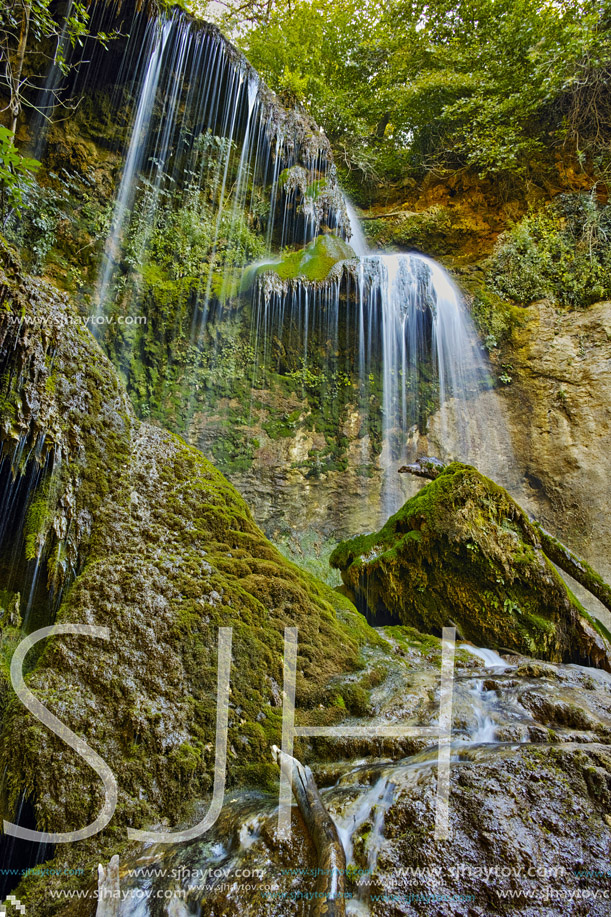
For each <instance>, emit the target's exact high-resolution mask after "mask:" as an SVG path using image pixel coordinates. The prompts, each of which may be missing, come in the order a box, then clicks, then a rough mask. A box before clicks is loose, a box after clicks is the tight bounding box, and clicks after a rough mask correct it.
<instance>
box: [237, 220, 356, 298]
mask: <svg viewBox="0 0 611 917" xmlns="http://www.w3.org/2000/svg"><path fill="white" fill-rule="evenodd" d="M355 257H356V255H355V254H354V250H353V249H352V248H351V247H350V245H348V243H347V242H344V241H343V240H342V239H340V238H339V237H338V236H335V235H333V234H331V233H329V234H327V235H321V236H318V237H317V238H316V239H314V240H313V241H312V242H310V243H309V244H308V245H306V247H305V248H302V249H299V250H298V251H294V252H289V253H288V254H286V255H284V256H283V257H282V258H281V259H280V260H278V261H270V262H268V263H266V264H258V265H255V266H254V267H253V268H252V269H250V270H247V271H245V273H244V280H243V282H242V290H243V291H246V290H248V289H249V288H250V287H251V286H252V285H253V283H254V281H255V279H256V277H258V276H260V275H261V274H264V273H266V272H268V271H271V272H273V273H275V274H277V275H278V277H279V278H280V280H296V279H297V278H301V279H304V280H309V281H311V282H312V283H320V282H322V281H323V280H326V278H327V277H328V276H329V272H330V270H331V268H332V267H334V266H335V265H336V264H338V263H339V262H340V261H348V260H350V259H352V258H355Z"/></svg>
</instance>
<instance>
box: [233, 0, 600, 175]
mask: <svg viewBox="0 0 611 917" xmlns="http://www.w3.org/2000/svg"><path fill="white" fill-rule="evenodd" d="M228 2H229V3H231V0H228ZM232 10H233V12H231V13H230V14H228V15H226V17H225V23H226V25H227V26H228V27H229V28H233V34H234V37H235V38H236V40H237V41H238V43H240V44H241V45H242V47H243V48H244V50H245V51H246V53H247V54H248V56H249V57H250V58H251V60H252V62H253V64H254V65H255V66H256V67H257V68H258V69H259V70H260V71H261V72H262V74H263V76H264V77H265V78H266V79H267V81H268V82H269V83H270V84H271V85H272V87H273V88H275V89H276V90H278V91H282V92H285V93H288V94H289V95H290V96H291V97H293V98H294V99H295V100H297V101H302V102H303V103H304V104H306V105H307V106H308V107H309V108H310V109H311V111H312V112H313V114H314V115H315V117H316V118H317V119H318V120H319V121H320V122H321V123H322V125H323V126H324V127H325V129H326V130H327V132H328V134H329V136H330V138H331V140H332V142H333V145H334V147H335V151H336V156H337V158H338V160H339V161H340V162H343V163H344V164H345V166H346V167H347V168H348V169H349V170H357V171H358V172H359V173H360V174H361V178H362V177H363V175H365V177H367V176H369V177H372V178H374V179H375V177H376V176H377V177H383V178H384V179H385V180H388V179H389V178H390V179H393V178H399V177H401V175H404V174H405V172H406V171H411V172H412V173H423V172H426V171H430V170H445V169H460V168H469V169H474V170H476V171H477V172H479V173H480V174H481V175H487V176H488V175H493V176H497V177H498V176H506V177H510V178H514V179H515V178H519V179H520V180H524V179H525V178H528V177H529V176H531V175H533V174H534V173H536V172H537V171H538V170H541V169H543V170H545V169H546V168H549V166H550V163H551V162H552V157H551V155H550V154H551V153H552V152H553V149H554V148H558V149H564V150H565V151H568V152H569V153H570V154H574V155H575V156H577V157H578V158H580V159H581V161H582V162H584V163H586V162H587V163H588V164H589V167H590V168H593V169H594V170H598V171H599V173H605V172H606V171H607V170H608V169H610V168H611V156H610V154H609V150H610V148H611V0H595V2H589V3H586V2H585V0H368V2H366V3H365V4H364V5H363V4H358V3H356V2H353V0H339V2H332V0H275V2H273V3H271V4H265V5H264V6H261V5H260V4H258V3H257V2H255V0H245V3H244V4H243V5H240V3H239V0H235V5H234V6H233V7H232Z"/></svg>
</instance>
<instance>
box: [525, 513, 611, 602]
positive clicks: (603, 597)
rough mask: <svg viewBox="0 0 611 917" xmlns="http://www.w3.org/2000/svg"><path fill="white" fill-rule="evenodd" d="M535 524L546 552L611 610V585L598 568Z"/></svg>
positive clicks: (557, 564)
mask: <svg viewBox="0 0 611 917" xmlns="http://www.w3.org/2000/svg"><path fill="white" fill-rule="evenodd" d="M534 526H535V528H536V530H537V532H538V533H539V537H540V538H541V546H542V548H543V552H544V554H546V555H547V557H549V559H550V560H551V561H553V562H554V563H555V564H556V566H558V567H560V569H561V570H564V572H565V573H568V574H569V576H572V577H573V579H574V580H577V582H578V583H581V585H582V586H584V588H585V589H587V590H588V592H591V593H592V595H593V596H595V597H596V598H597V599H598V601H599V602H602V604H603V605H604V606H605V608H608V609H609V611H611V587H609V586H608V585H607V583H605V581H604V579H603V578H602V576H600V575H599V574H598V573H597V572H596V570H593V569H592V567H591V566H590V565H589V564H588V563H586V561H585V560H582V559H581V557H577V555H576V554H573V552H572V551H569V549H568V548H566V547H565V546H564V545H563V544H561V543H560V542H559V541H558V540H557V539H556V538H554V536H553V535H550V533H549V532H546V531H545V529H543V528H541V526H540V525H539V524H538V523H534Z"/></svg>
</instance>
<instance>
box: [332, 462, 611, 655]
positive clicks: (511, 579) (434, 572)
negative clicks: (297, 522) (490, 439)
mask: <svg viewBox="0 0 611 917" xmlns="http://www.w3.org/2000/svg"><path fill="white" fill-rule="evenodd" d="M331 564H332V565H333V566H335V567H337V568H339V569H340V570H341V572H342V578H343V580H344V583H345V584H346V586H347V587H349V589H350V590H351V591H352V593H353V594H354V595H355V596H356V598H357V603H358V604H359V605H360V607H361V608H363V609H364V610H367V611H368V612H369V613H371V614H372V615H374V616H375V615H379V614H381V615H389V614H390V615H391V616H393V617H394V618H395V619H397V620H399V621H401V622H403V623H404V624H410V625H413V626H415V627H417V628H419V629H421V630H423V631H426V632H429V633H437V634H438V633H439V632H440V631H441V628H442V627H444V626H446V625H448V624H450V623H451V622H454V623H456V625H457V626H458V628H459V630H460V631H461V633H462V634H463V636H464V637H466V638H467V639H469V640H472V641H473V642H474V643H476V644H478V645H484V646H492V647H496V648H498V649H505V650H513V651H517V652H520V653H525V654H528V655H531V656H537V657H539V658H543V659H550V660H556V661H561V660H564V661H572V662H580V663H587V664H593V665H597V666H600V667H602V668H605V669H607V670H608V671H609V670H611V648H610V646H609V643H608V642H607V640H606V639H605V638H604V637H603V636H602V634H601V633H599V632H598V631H597V629H595V627H593V626H592V624H591V623H590V620H588V618H587V616H586V613H585V611H584V610H583V608H582V607H581V606H580V604H579V602H578V601H577V599H575V597H574V596H573V595H572V594H571V593H570V591H569V590H568V589H567V587H566V585H565V584H564V582H563V580H562V579H561V577H560V576H559V575H558V573H557V572H556V569H555V568H554V567H553V565H552V564H551V562H550V561H549V560H548V559H547V557H546V556H545V554H544V552H543V550H542V548H541V542H540V535H539V533H538V531H537V529H536V528H535V527H534V526H533V525H532V524H531V523H530V521H529V519H528V517H527V516H526V514H525V513H524V511H523V510H522V509H521V508H520V507H519V506H518V504H517V503H516V502H515V501H514V500H513V499H512V498H511V497H510V495H509V494H508V493H507V492H506V491H505V490H504V489H503V488H502V487H499V486H498V485H497V484H495V483H494V482H493V481H490V480H489V479H488V478H485V477H484V476H483V475H481V474H480V473H479V472H478V471H477V470H476V469H475V468H472V467H471V466H469V465H463V464H460V463H453V464H451V465H449V466H448V467H447V468H446V469H445V471H444V472H443V473H442V474H441V475H439V477H438V478H436V480H434V481H432V482H431V483H430V484H428V485H427V486H426V487H425V488H423V490H421V491H420V492H419V493H418V494H417V495H416V496H415V497H413V498H412V499H411V500H408V502H407V503H405V505H404V506H403V507H402V509H400V510H399V512H398V513H396V514H395V515H394V516H392V517H391V518H390V519H389V520H388V522H387V523H386V525H385V526H384V528H382V529H381V531H380V532H378V533H376V534H372V535H364V536H361V537H359V538H355V539H353V540H351V541H347V542H344V543H343V544H341V545H339V546H338V547H337V548H336V550H335V551H334V552H333V554H332V555H331Z"/></svg>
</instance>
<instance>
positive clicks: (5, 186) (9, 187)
mask: <svg viewBox="0 0 611 917" xmlns="http://www.w3.org/2000/svg"><path fill="white" fill-rule="evenodd" d="M14 139H15V138H14V135H13V134H12V133H11V131H9V130H8V128H6V127H0V218H2V219H4V218H5V217H6V216H7V215H8V214H9V213H10V212H11V211H17V212H19V211H20V210H21V208H22V207H23V206H24V203H25V196H26V192H27V189H28V187H30V186H31V185H32V183H33V176H34V173H35V172H36V170H37V169H38V168H39V166H40V163H39V162H38V160H36V159H30V158H28V157H27V156H22V155H21V153H20V152H19V151H18V149H17V147H16V146H15V144H14Z"/></svg>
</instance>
